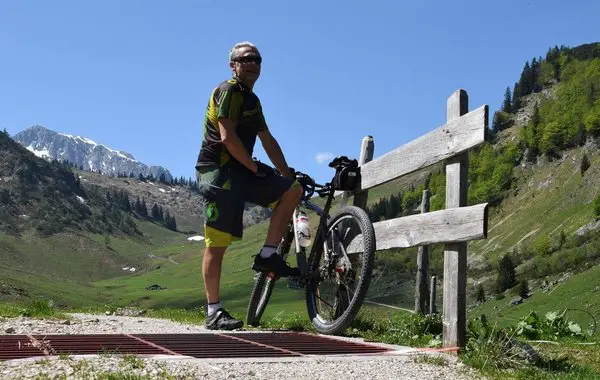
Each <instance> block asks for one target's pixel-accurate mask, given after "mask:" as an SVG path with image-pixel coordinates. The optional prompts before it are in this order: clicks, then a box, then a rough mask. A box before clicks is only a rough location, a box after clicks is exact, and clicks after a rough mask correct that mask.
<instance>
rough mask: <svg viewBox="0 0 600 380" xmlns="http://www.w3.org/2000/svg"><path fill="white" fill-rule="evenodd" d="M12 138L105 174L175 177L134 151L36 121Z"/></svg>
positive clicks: (43, 154) (39, 151)
mask: <svg viewBox="0 0 600 380" xmlns="http://www.w3.org/2000/svg"><path fill="white" fill-rule="evenodd" d="M13 139H14V140H15V141H17V142H19V143H20V144H21V145H23V146H24V147H26V148H27V149H28V150H30V151H31V152H33V153H34V154H35V155H36V156H38V157H41V158H45V159H48V160H58V161H68V162H70V163H72V164H74V165H75V166H77V167H78V168H81V169H83V170H89V171H95V172H98V171H100V172H101V173H104V174H109V175H115V176H116V175H119V174H123V173H124V174H126V175H130V174H131V173H133V175H134V176H138V175H139V174H140V173H141V174H142V175H144V176H145V177H147V176H148V175H152V176H153V177H154V178H160V176H161V175H164V176H165V180H166V181H169V182H170V181H171V180H172V175H171V173H170V172H169V171H168V170H167V169H165V168H163V167H162V166H148V165H146V164H144V163H142V162H139V161H137V160H136V159H135V158H134V157H133V155H131V154H130V153H127V152H123V151H120V150H114V149H111V148H109V147H107V146H105V145H102V144H98V143H96V142H95V141H92V140H90V139H88V138H85V137H81V136H72V135H68V134H64V133H58V132H55V131H52V130H50V129H47V128H44V127H42V126H39V125H36V126H33V127H31V128H28V129H25V130H23V131H21V132H19V133H17V134H16V135H14V136H13Z"/></svg>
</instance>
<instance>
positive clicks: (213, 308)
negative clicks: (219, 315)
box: [208, 301, 223, 315]
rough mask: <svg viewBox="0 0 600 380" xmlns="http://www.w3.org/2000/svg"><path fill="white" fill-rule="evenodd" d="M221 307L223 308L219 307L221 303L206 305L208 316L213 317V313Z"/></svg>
mask: <svg viewBox="0 0 600 380" xmlns="http://www.w3.org/2000/svg"><path fill="white" fill-rule="evenodd" d="M222 307H223V306H222V305H221V301H219V302H215V303H209V304H208V315H213V314H214V313H216V312H217V310H219V309H220V308H222Z"/></svg>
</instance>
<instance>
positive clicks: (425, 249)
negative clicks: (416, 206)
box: [415, 189, 429, 314]
mask: <svg viewBox="0 0 600 380" xmlns="http://www.w3.org/2000/svg"><path fill="white" fill-rule="evenodd" d="M426 212H429V190H428V189H425V190H423V199H422V201H421V214H424V213H426ZM428 267H429V246H428V245H420V246H419V248H418V254H417V283H416V286H415V312H416V313H421V314H426V313H427V302H428V299H427V298H428V295H429V294H428V291H429V289H427V272H428V270H429V269H428Z"/></svg>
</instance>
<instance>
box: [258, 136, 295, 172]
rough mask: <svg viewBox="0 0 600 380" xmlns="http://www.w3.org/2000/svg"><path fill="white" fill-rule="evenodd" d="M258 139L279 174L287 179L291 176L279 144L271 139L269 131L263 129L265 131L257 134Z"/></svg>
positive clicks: (273, 138)
mask: <svg viewBox="0 0 600 380" xmlns="http://www.w3.org/2000/svg"><path fill="white" fill-rule="evenodd" d="M258 137H259V138H260V141H261V142H262V146H263V148H264V149H265V152H266V153H267V156H269V159H270V160H271V162H272V163H273V165H275V167H276V168H277V170H279V172H281V174H283V175H284V176H286V177H289V176H290V175H291V173H290V168H289V167H288V165H287V162H286V161H285V157H284V156H283V152H282V151H281V147H280V146H279V143H278V142H277V140H275V137H273V135H272V134H271V132H269V129H268V128H265V130H263V131H261V132H258Z"/></svg>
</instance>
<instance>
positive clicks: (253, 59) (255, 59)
mask: <svg viewBox="0 0 600 380" xmlns="http://www.w3.org/2000/svg"><path fill="white" fill-rule="evenodd" d="M233 61H234V62H238V63H255V64H257V65H260V64H261V63H262V57H261V56H260V55H245V56H243V57H238V58H236V59H234V60H233Z"/></svg>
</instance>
